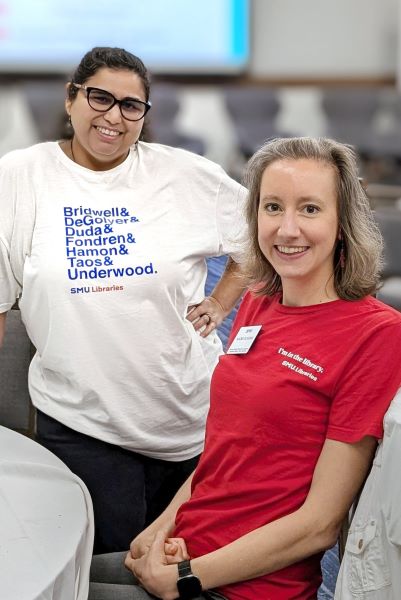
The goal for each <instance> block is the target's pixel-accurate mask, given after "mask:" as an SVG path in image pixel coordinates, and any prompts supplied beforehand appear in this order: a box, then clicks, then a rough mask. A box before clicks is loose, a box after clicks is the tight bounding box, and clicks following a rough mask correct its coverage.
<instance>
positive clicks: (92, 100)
mask: <svg viewBox="0 0 401 600" xmlns="http://www.w3.org/2000/svg"><path fill="white" fill-rule="evenodd" d="M88 102H89V105H90V106H91V107H92V108H93V109H94V110H97V111H99V112H106V111H108V110H109V109H110V108H111V107H112V106H113V104H115V98H114V96H113V95H112V94H109V93H108V92H104V91H103V90H96V89H92V90H90V91H89V94H88ZM119 104H120V109H121V114H122V115H123V117H124V118H125V119H128V120H129V121H139V119H142V117H143V116H144V114H145V111H146V105H145V104H142V103H141V102H139V101H137V100H133V99H130V98H127V99H126V100H121V101H120V102H119Z"/></svg>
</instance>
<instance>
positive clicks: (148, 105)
mask: <svg viewBox="0 0 401 600" xmlns="http://www.w3.org/2000/svg"><path fill="white" fill-rule="evenodd" d="M71 85H73V86H74V87H75V88H77V89H79V90H84V91H85V92H86V101H87V103H88V104H89V106H90V108H91V109H92V110H94V111H96V112H100V113H106V112H108V111H109V110H111V109H112V108H113V106H115V105H116V104H118V108H119V109H120V114H121V116H122V118H123V119H126V120H127V121H131V122H137V121H140V120H141V119H144V118H145V115H146V113H147V112H148V110H149V109H150V108H151V106H152V103H151V101H150V100H148V101H147V102H144V101H143V100H138V99H137V98H131V97H130V96H127V97H126V98H123V99H122V100H117V98H116V97H115V96H114V95H113V94H112V93H111V92H108V91H107V90H102V88H98V87H90V86H87V85H84V84H83V83H75V82H74V81H71ZM92 90H97V91H98V92H103V93H105V94H108V95H109V96H111V97H112V98H113V104H112V105H111V106H109V107H108V108H106V109H104V110H102V109H99V108H93V106H92V105H91V104H90V102H89V94H90V93H91V91H92ZM126 100H135V102H139V104H143V106H144V107H145V108H144V113H143V115H142V117H139V119H129V118H128V117H126V116H125V115H124V114H123V112H122V110H121V105H122V103H123V102H125V101H126Z"/></svg>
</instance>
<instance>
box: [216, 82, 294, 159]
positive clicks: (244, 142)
mask: <svg viewBox="0 0 401 600" xmlns="http://www.w3.org/2000/svg"><path fill="white" fill-rule="evenodd" d="M223 96H224V101H225V105H226V108H227V112H228V114H229V116H230V118H231V120H232V123H233V126H234V130H235V133H236V136H237V139H238V147H239V150H240V151H241V153H242V154H243V155H244V157H245V158H246V159H248V158H249V157H250V156H252V154H253V153H254V152H255V151H256V150H258V149H259V148H260V147H261V146H262V145H263V144H264V142H266V141H267V140H268V139H271V138H274V137H288V135H290V134H289V133H288V132H283V131H280V130H279V129H278V127H277V125H276V119H277V117H278V114H279V111H280V109H281V103H280V99H279V96H278V93H277V90H276V89H274V88H270V87H266V86H262V85H261V86H255V85H243V86H241V85H237V86H236V85H228V86H226V87H224V90H223Z"/></svg>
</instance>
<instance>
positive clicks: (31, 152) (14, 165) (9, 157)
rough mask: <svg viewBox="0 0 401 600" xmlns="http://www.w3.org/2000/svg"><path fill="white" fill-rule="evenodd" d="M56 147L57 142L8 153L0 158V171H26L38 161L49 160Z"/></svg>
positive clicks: (44, 143)
mask: <svg viewBox="0 0 401 600" xmlns="http://www.w3.org/2000/svg"><path fill="white" fill-rule="evenodd" d="M57 146H58V143H57V142H43V143H40V144H35V145H34V146H29V147H28V148H22V149H19V150H13V151H12V152H8V153H7V154H4V156H2V157H1V158H0V169H1V170H2V171H11V172H12V171H18V170H20V169H26V168H27V167H29V166H30V165H33V164H35V163H37V161H38V160H42V159H43V160H47V159H49V158H50V156H51V155H54V154H55V152H56V150H57V148H56V147H57Z"/></svg>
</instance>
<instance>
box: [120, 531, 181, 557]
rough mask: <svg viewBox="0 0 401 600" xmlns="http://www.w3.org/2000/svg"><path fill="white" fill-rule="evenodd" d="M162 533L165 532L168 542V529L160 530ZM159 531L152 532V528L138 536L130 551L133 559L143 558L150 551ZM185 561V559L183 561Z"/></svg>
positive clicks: (133, 541)
mask: <svg viewBox="0 0 401 600" xmlns="http://www.w3.org/2000/svg"><path fill="white" fill-rule="evenodd" d="M159 531H160V532H163V534H164V537H165V539H166V541H167V537H168V529H160V530H159ZM156 533H157V531H154V530H153V531H152V529H151V528H150V527H148V528H147V529H144V530H143V531H141V533H140V534H139V535H137V536H136V537H135V538H134V539H133V540H132V542H131V544H130V547H129V550H130V553H131V556H132V558H141V556H144V555H145V554H147V552H148V551H149V548H150V547H151V545H152V543H153V540H154V539H155V535H156ZM171 539H172V540H177V539H179V538H171ZM183 560H184V559H183Z"/></svg>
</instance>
